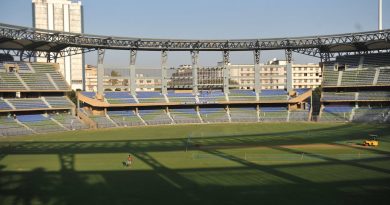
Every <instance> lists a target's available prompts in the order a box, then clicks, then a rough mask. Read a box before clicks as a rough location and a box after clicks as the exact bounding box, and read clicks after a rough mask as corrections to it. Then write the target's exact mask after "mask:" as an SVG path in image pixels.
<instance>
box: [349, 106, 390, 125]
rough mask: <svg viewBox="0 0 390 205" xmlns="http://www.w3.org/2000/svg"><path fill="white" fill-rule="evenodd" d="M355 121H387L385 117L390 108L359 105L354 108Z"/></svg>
mask: <svg viewBox="0 0 390 205" xmlns="http://www.w3.org/2000/svg"><path fill="white" fill-rule="evenodd" d="M354 111H355V113H354V116H353V119H352V121H353V122H376V123H382V122H385V117H386V116H387V115H388V114H389V112H390V108H375V107H374V108H371V107H359V108H357V109H355V110H354Z"/></svg>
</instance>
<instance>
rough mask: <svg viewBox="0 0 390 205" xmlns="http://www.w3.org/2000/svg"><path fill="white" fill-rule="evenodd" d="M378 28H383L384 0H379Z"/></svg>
mask: <svg viewBox="0 0 390 205" xmlns="http://www.w3.org/2000/svg"><path fill="white" fill-rule="evenodd" d="M378 30H382V0H378Z"/></svg>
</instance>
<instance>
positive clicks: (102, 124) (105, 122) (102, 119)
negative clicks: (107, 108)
mask: <svg viewBox="0 0 390 205" xmlns="http://www.w3.org/2000/svg"><path fill="white" fill-rule="evenodd" d="M79 112H82V113H84V114H85V115H87V116H88V117H89V118H90V119H91V120H93V121H94V122H95V123H96V127H97V128H109V127H115V124H114V123H113V122H112V121H111V120H109V119H108V118H107V117H106V116H105V115H93V114H92V112H90V111H88V110H85V109H83V108H80V109H79Z"/></svg>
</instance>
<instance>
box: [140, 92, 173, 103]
mask: <svg viewBox="0 0 390 205" xmlns="http://www.w3.org/2000/svg"><path fill="white" fill-rule="evenodd" d="M137 99H138V101H139V102H140V103H165V102H166V100H165V97H164V95H163V94H161V93H160V92H155V91H151V92H137Z"/></svg>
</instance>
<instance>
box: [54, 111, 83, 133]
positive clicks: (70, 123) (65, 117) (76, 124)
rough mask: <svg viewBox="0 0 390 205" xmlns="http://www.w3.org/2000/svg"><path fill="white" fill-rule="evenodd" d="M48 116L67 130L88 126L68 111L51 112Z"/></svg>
mask: <svg viewBox="0 0 390 205" xmlns="http://www.w3.org/2000/svg"><path fill="white" fill-rule="evenodd" d="M50 118H52V119H55V120H56V121H57V122H59V123H61V124H62V125H63V126H64V127H66V128H68V129H69V130H82V129H87V128H88V126H87V125H85V124H84V123H83V122H81V121H80V119H79V118H77V117H75V116H73V115H71V114H68V113H62V114H52V115H50Z"/></svg>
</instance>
